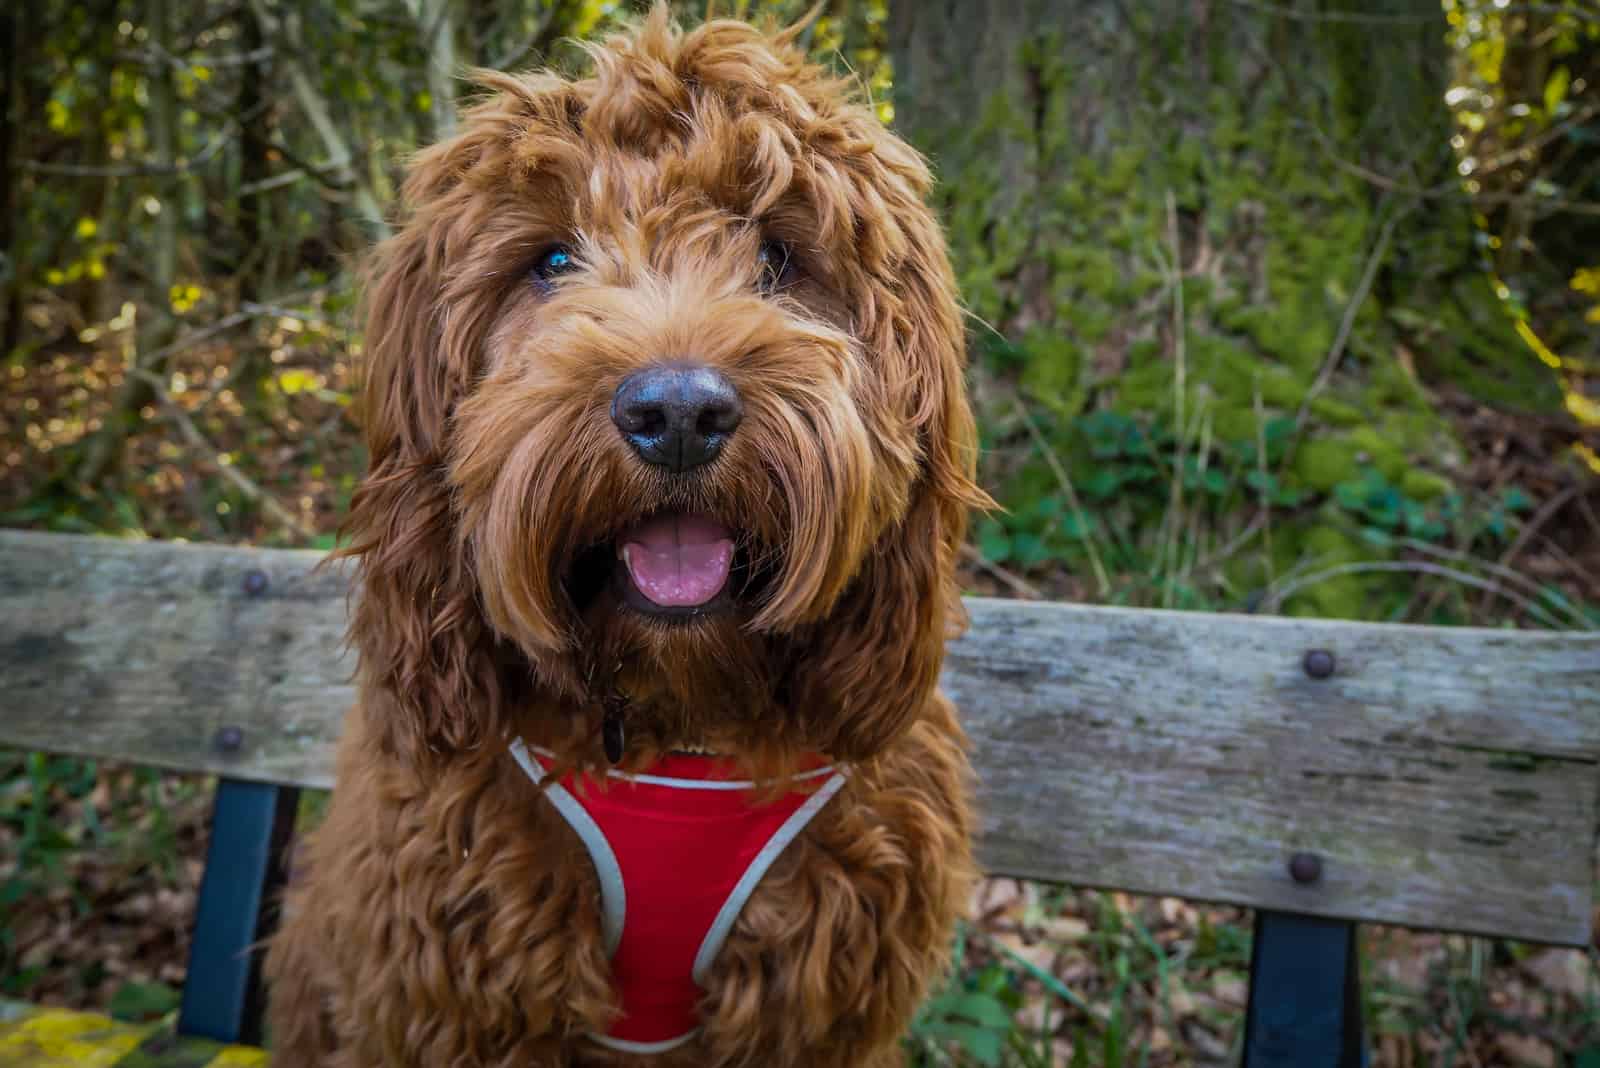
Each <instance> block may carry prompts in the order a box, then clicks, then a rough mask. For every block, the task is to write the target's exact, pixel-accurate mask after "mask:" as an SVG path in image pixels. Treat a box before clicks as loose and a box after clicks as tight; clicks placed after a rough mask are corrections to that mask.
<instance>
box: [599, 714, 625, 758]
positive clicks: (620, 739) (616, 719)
mask: <svg viewBox="0 0 1600 1068" xmlns="http://www.w3.org/2000/svg"><path fill="white" fill-rule="evenodd" d="M626 740H627V739H626V737H625V736H624V734H623V731H622V706H621V705H620V704H614V705H610V706H608V707H607V708H606V715H605V718H604V719H603V720H601V721H600V742H601V744H602V745H604V746H605V749H606V759H607V760H609V761H611V763H613V764H617V763H620V762H621V760H622V750H623V743H624V742H625V741H626Z"/></svg>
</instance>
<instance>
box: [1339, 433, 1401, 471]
mask: <svg viewBox="0 0 1600 1068" xmlns="http://www.w3.org/2000/svg"><path fill="white" fill-rule="evenodd" d="M1346 440H1348V441H1349V442H1350V443H1351V444H1353V445H1355V446H1356V448H1357V449H1358V450H1359V452H1360V456H1361V458H1362V462H1363V463H1366V464H1369V465H1371V466H1372V467H1374V468H1376V469H1377V470H1378V472H1379V473H1380V474H1382V475H1383V477H1384V478H1386V479H1388V480H1389V481H1390V482H1398V481H1399V480H1400V479H1401V478H1403V477H1405V472H1406V467H1407V463H1406V454H1405V450H1404V449H1402V448H1401V447H1400V446H1399V445H1397V444H1396V443H1395V440H1394V439H1393V438H1392V437H1390V436H1389V435H1387V434H1384V433H1382V432H1381V431H1379V430H1378V429H1377V428H1376V427H1371V426H1361V427H1356V428H1355V429H1354V430H1352V431H1350V433H1349V434H1348V435H1347V439H1346Z"/></svg>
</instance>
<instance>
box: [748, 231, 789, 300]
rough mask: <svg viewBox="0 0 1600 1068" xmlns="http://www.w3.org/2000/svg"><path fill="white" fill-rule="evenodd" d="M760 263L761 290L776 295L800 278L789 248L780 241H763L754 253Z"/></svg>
mask: <svg viewBox="0 0 1600 1068" xmlns="http://www.w3.org/2000/svg"><path fill="white" fill-rule="evenodd" d="M756 258H757V259H758V260H759V261H760V262H761V290H762V292H764V293H776V292H777V291H778V290H780V289H784V288H786V287H788V286H791V285H793V284H794V283H795V282H796V281H797V280H798V279H799V277H800V267H799V264H797V263H796V262H795V259H794V254H793V252H792V251H791V250H790V248H789V246H788V245H786V244H784V243H783V242H782V241H763V242H761V250H760V251H759V252H757V253H756Z"/></svg>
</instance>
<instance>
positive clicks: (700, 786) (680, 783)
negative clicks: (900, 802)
mask: <svg viewBox="0 0 1600 1068" xmlns="http://www.w3.org/2000/svg"><path fill="white" fill-rule="evenodd" d="M515 744H517V745H521V744H522V741H521V739H518V740H517V742H516V743H515ZM533 752H535V753H538V754H539V755H540V756H542V757H548V758H550V759H551V760H554V759H555V756H556V755H555V753H553V752H551V751H550V750H549V749H545V748H543V747H542V746H533ZM832 771H833V765H832V764H829V765H827V766H825V767H820V768H813V769H812V770H810V771H802V772H800V773H799V774H797V775H792V776H790V777H789V778H788V779H787V780H786V781H788V782H804V781H805V780H807V779H820V778H822V777H823V776H824V775H827V774H830V773H831V772H832ZM606 776H607V777H608V778H612V779H625V780H627V781H628V782H640V783H644V784H646V785H648V786H670V787H672V788H673V789H676V790H753V789H755V787H757V786H758V785H760V784H759V783H757V782H756V781H755V780H753V779H729V780H716V779H675V778H672V777H670V776H667V775H641V774H638V773H636V772H631V771H617V770H616V769H615V768H607V769H606Z"/></svg>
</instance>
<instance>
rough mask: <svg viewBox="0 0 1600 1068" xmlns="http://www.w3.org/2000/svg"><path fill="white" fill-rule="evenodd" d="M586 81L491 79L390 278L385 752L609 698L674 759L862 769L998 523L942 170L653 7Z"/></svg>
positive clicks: (373, 522)
mask: <svg viewBox="0 0 1600 1068" xmlns="http://www.w3.org/2000/svg"><path fill="white" fill-rule="evenodd" d="M591 51H592V58H593V65H594V70H593V73H592V75H591V76H589V77H587V78H585V79H583V80H579V81H568V80H564V79H562V78H560V77H557V76H555V75H552V74H547V73H541V74H533V75H523V76H509V75H500V74H486V75H483V76H482V77H481V82H482V84H483V85H484V87H485V88H486V89H487V90H489V95H488V96H487V97H486V98H485V99H484V100H483V101H482V102H481V103H478V104H477V105H476V106H474V107H472V108H470V109H469V110H467V111H466V112H465V114H464V115H463V119H462V123H461V129H460V132H459V133H458V134H457V135H456V136H455V137H454V138H453V139H451V140H449V141H447V142H445V143H442V144H439V145H435V146H434V147H432V148H430V149H427V150H426V151H424V152H423V153H422V154H421V155H420V156H419V157H418V158H417V160H416V161H415V164H414V166H413V169H412V171H411V174H410V178H409V180H408V181H407V183H406V186H405V190H404V199H405V201H406V205H407V208H408V212H409V215H408V218H407V221H406V222H405V224H404V226H403V228H402V229H401V230H400V231H399V233H398V234H397V235H396V236H395V237H394V238H393V239H391V240H390V241H389V242H388V243H387V244H385V245H384V246H382V247H381V248H380V249H379V250H378V252H377V253H376V255H375V257H374V263H373V276H372V282H371V292H370V311H369V323H368V330H367V335H366V345H367V358H368V363H369V370H368V382H367V387H366V396H365V413H366V419H367V424H368V430H367V433H368V444H369V447H370V452H371V469H370V472H369V475H368V478H367V480H366V482H365V483H364V484H363V486H362V488H361V490H360V491H359V493H358V495H357V498H356V500H355V503H354V508H353V511H352V515H351V519H350V523H349V526H350V529H351V532H352V535H353V548H352V551H353V552H354V553H355V554H357V555H359V556H360V557H361V558H362V560H363V597H362V599H361V602H360V605H359V607H358V610H357V617H356V622H355V630H354V633H355V636H356V639H357V642H358V644H359V645H360V646H361V650H362V653H363V658H364V665H365V667H364V670H365V671H366V673H367V680H368V684H369V685H374V684H375V685H376V686H377V687H378V688H379V689H380V690H381V691H382V692H383V695H384V699H383V701H382V702H381V704H382V705H383V706H384V707H383V708H382V710H381V712H380V714H381V715H382V716H383V717H384V720H385V722H384V723H383V724H382V728H383V730H384V731H385V732H386V733H387V735H388V736H389V737H390V738H391V739H392V740H394V741H395V742H396V743H397V744H398V745H401V746H409V747H410V749H411V750H412V751H414V752H418V753H422V752H434V753H439V754H448V753H450V752H451V751H453V750H456V749H459V748H461V747H468V746H473V745H475V744H477V743H478V742H480V741H485V740H489V739H493V738H496V737H503V736H504V735H505V734H506V733H507V732H508V731H509V730H511V729H515V728H517V727H518V723H519V717H523V716H527V715H529V714H530V712H529V710H530V709H539V710H543V711H544V712H546V713H548V712H549V711H550V710H551V709H566V710H567V713H568V714H569V715H571V716H572V717H573V718H574V720H580V719H585V718H586V717H590V716H592V715H593V713H594V709H595V708H597V707H598V703H599V702H600V701H602V700H605V699H607V698H608V697H610V696H612V695H613V693H616V694H617V695H619V696H621V697H623V698H625V699H627V700H629V701H630V702H632V707H633V708H636V709H639V710H641V712H640V714H641V715H643V716H644V717H645V719H646V720H647V721H650V722H655V723H657V724H658V725H663V724H664V726H661V727H660V729H661V731H664V732H666V733H668V734H672V735H675V737H673V738H670V739H658V740H662V741H670V742H684V741H693V740H707V739H709V740H713V741H716V742H717V743H719V744H733V745H738V744H740V742H741V740H742V739H743V740H749V739H754V738H755V737H757V736H760V737H765V738H768V739H771V738H772V737H774V736H780V735H781V736H782V738H783V740H784V741H785V743H790V744H794V745H804V746H815V747H820V748H823V749H825V750H828V751H830V752H833V753H834V754H835V755H838V756H841V757H856V758H860V757H865V756H869V755H871V754H872V753H873V752H874V751H876V750H877V749H878V748H880V747H881V746H882V745H883V744H884V743H885V742H886V741H888V740H889V739H891V738H893V737H894V736H895V735H896V734H897V733H898V732H899V731H901V730H902V729H904V728H905V726H906V725H907V724H908V723H909V722H910V721H911V720H912V719H913V718H914V717H915V716H916V714H917V712H918V710H919V709H921V708H922V707H923V706H924V705H925V703H926V701H927V700H928V697H929V695H930V692H931V690H932V688H933V687H934V685H935V683H936V677H937V674H938V668H939V664H940V661H941V658H942V652H943V643H944V640H945V637H946V635H947V632H948V630H949V626H950V624H951V622H952V621H954V620H956V619H957V618H958V617H959V615H960V604H959V599H958V596H957V592H956V590H955V587H954V582H953V569H954V558H955V555H956V552H957V549H958V547H959V545H960V543H961V539H962V537H963V533H964V527H965V512H966V509H967V508H968V506H970V505H973V504H980V503H982V502H983V501H984V500H985V498H984V497H983V495H982V493H981V491H979V490H978V489H977V487H976V486H975V485H974V483H973V480H972V474H973V463H974V454H975V450H976V443H975V436H974V430H973V423H972V417H971V414H970V412H969V410H968V407H967V403H966V400H965V394H964V388H963V382H962V365H963V324H962V319H961V314H960V311H959V308H958V305H957V301H956V296H955V290H954V283H953V279H952V275H951V271H950V268H949V264H948V262H947V259H946V255H945V249H944V243H943V240H942V237H941V235H940V232H939V229H938V226H937V224H936V222H935V220H934V218H933V216H932V215H931V214H930V212H929V211H928V209H927V208H926V207H925V206H924V204H923V196H924V194H925V193H926V191H927V188H928V184H929V176H928V172H927V169H926V167H925V166H924V164H923V162H922V160H921V159H920V158H919V157H918V156H917V154H916V153H915V152H914V151H913V150H911V149H910V148H908V147H907V146H906V145H905V144H903V143H902V142H901V141H900V140H898V139H897V138H896V137H894V136H893V135H892V134H890V133H889V132H887V131H886V130H885V129H884V128H883V127H882V126H881V125H880V124H879V123H878V121H877V120H876V118H875V117H874V116H873V115H872V113H871V111H870V110H869V109H868V108H867V107H865V106H863V105H862V104H860V103H858V102H856V101H855V100H854V99H853V98H852V96H851V94H850V93H849V92H848V91H847V90H846V88H845V86H844V84H843V83H841V82H840V81H838V80H836V79H834V78H832V77H830V76H829V75H828V74H827V73H826V72H824V71H823V70H822V69H821V68H819V67H817V66H815V65H812V64H809V63H808V62H807V61H806V59H805V57H804V55H803V54H802V53H801V51H800V50H799V49H798V48H796V47H795V46H794V45H793V44H792V43H791V40H790V39H789V37H787V36H786V35H782V34H780V35H777V36H770V35H767V34H764V33H762V32H760V31H758V30H756V29H753V28H751V27H750V26H747V25H744V24H742V23H737V22H730V21H720V22H712V23H708V24H706V25H704V26H702V27H700V28H698V29H695V30H693V31H691V32H682V31H679V30H678V29H677V28H675V27H674V26H673V25H672V24H671V23H670V21H669V20H668V18H667V17H666V15H665V13H664V9H662V8H658V9H657V10H656V12H655V13H654V14H652V15H651V16H650V17H649V19H648V20H647V21H646V22H645V23H644V24H643V25H642V26H641V27H639V28H638V29H637V30H636V31H634V32H633V33H631V34H627V35H624V36H620V37H616V38H613V39H611V40H608V41H607V42H606V43H605V44H604V45H602V46H598V47H595V48H593V49H592V50H591ZM652 716H653V717H654V719H653V720H652V719H651V717H652ZM595 722H596V723H597V722H598V721H597V720H595ZM591 726H592V724H591Z"/></svg>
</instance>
